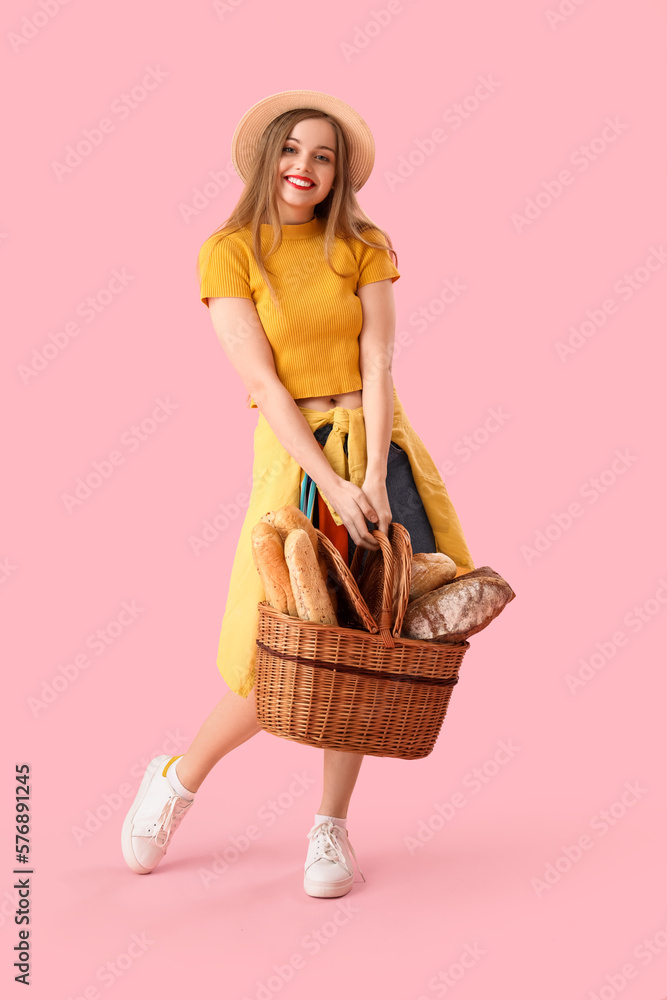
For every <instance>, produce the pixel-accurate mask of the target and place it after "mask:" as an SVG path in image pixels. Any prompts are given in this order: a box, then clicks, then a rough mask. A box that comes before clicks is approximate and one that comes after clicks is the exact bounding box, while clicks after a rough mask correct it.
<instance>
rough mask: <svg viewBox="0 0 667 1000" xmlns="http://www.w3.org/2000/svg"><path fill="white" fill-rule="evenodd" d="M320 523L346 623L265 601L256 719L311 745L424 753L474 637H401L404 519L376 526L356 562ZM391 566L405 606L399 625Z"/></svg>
mask: <svg viewBox="0 0 667 1000" xmlns="http://www.w3.org/2000/svg"><path fill="white" fill-rule="evenodd" d="M314 530H315V531H317V535H318V540H319V548H320V553H321V554H323V555H324V557H325V559H326V562H327V566H328V569H329V583H330V584H331V583H332V582H334V583H335V585H336V586H337V588H338V589H337V595H338V609H337V617H338V621H339V623H341V624H339V625H338V626H331V625H320V624H318V623H316V622H308V621H302V620H301V619H299V618H293V617H291V616H290V615H284V614H281V613H280V612H279V611H276V610H275V608H273V607H271V605H270V604H268V603H267V602H266V601H260V603H259V605H258V609H259V626H258V631H257V667H256V669H257V677H256V685H255V691H256V704H257V720H258V722H259V724H260V725H261V726H262V728H263V729H265V730H266V731H267V732H270V733H273V734H274V735H275V736H281V737H283V738H284V739H288V740H295V741H296V742H297V743H306V744H308V745H309V746H316V747H326V748H329V749H332V750H346V751H351V752H353V753H362V754H371V755H375V756H377V757H401V758H404V759H406V760H414V759H416V758H420V757H426V756H428V754H430V753H431V751H432V750H433V747H434V745H435V741H436V739H437V738H438V734H439V732H440V729H441V726H442V723H443V720H444V717H445V713H446V711H447V706H448V705H449V699H450V697H451V694H452V687H453V686H454V684H456V683H457V680H458V672H459V666H460V664H461V660H462V659H463V655H464V653H465V651H466V650H467V649H468V648H469V643H468V641H467V640H466V641H463V642H457V643H444V642H428V641H422V640H416V639H403V638H401V637H400V631H401V626H402V623H403V615H404V614H405V609H406V607H407V603H408V596H409V592H410V572H411V567H412V546H411V544H410V535H409V533H408V531H407V530H406V528H405V527H404V526H403V525H402V524H397V523H396V522H392V523H391V524H390V525H389V534H388V535H385V534H384V532H381V531H377V530H374V531H373V532H372V534H373V535H374V536H375V537H376V538H377V540H378V541H379V543H380V550H379V551H370V550H362V549H361V548H357V549H356V551H355V553H354V557H353V560H352V564H351V566H350V567H349V568H348V567H347V566H346V564H345V562H344V561H343V559H342V557H341V555H340V553H339V552H338V550H337V549H336V547H335V546H334V545H333V543H332V542H331V541H330V540H329V539H328V538H327V536H326V535H325V534H323V532H321V531H319V530H318V529H314ZM364 551H366V552H367V553H368V554H367V557H366V560H365V564H364V568H363V571H362V572H361V574H360V575H359V583H357V580H356V576H357V571H358V569H359V564H360V562H361V559H362V555H361V554H362V552H364ZM394 573H397V574H398V577H397V585H398V598H397V600H398V610H397V614H396V620H395V621H394V623H393V625H392V620H391V618H392V604H393V598H394V585H393V580H394ZM362 591H363V593H364V594H365V595H366V600H364V597H362Z"/></svg>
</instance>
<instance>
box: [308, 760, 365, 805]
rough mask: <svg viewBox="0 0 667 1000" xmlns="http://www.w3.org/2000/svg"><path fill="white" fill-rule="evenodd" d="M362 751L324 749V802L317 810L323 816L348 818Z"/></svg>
mask: <svg viewBox="0 0 667 1000" xmlns="http://www.w3.org/2000/svg"><path fill="white" fill-rule="evenodd" d="M363 759H364V755H363V754H362V753H348V752H347V751H345V750H325V751H324V789H323V792H322V802H321V804H320V808H319V809H318V810H317V811H318V813H319V814H320V815H322V816H337V817H338V818H339V819H346V818H347V810H348V807H349V805H350V799H351V798H352V792H353V791H354V786H355V784H356V781H357V776H358V774H359V769H360V767H361V762H362V761H363Z"/></svg>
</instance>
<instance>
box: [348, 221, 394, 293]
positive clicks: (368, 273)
mask: <svg viewBox="0 0 667 1000" xmlns="http://www.w3.org/2000/svg"><path fill="white" fill-rule="evenodd" d="M364 236H365V237H366V238H367V239H369V240H373V242H375V243H385V239H384V237H383V236H382V234H381V233H378V232H377V231H375V230H367V231H366V232H365V233H364ZM359 246H360V248H361V252H360V255H359V281H358V282H357V287H359V286H361V285H370V283H371V282H372V281H383V280H384V279H385V278H391V280H392V283H393V282H394V281H397V280H398V278H400V276H401V275H400V272H399V271H398V270H397V268H396V267H395V266H394V264H393V262H392V259H391V257H390V256H389V250H388V249H386V250H378V249H376V248H375V247H368V246H366V244H365V243H361V242H360V243H359Z"/></svg>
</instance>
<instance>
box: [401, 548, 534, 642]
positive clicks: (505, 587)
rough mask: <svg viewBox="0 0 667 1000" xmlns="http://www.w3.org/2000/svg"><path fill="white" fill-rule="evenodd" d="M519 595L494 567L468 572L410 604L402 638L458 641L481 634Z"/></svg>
mask: <svg viewBox="0 0 667 1000" xmlns="http://www.w3.org/2000/svg"><path fill="white" fill-rule="evenodd" d="M515 596H516V595H515V593H514V591H513V590H512V588H511V587H510V585H509V583H507V581H506V580H503V578H502V577H501V576H500V574H498V573H496V572H495V570H492V569H491V567H490V566H483V567H481V568H480V569H476V570H471V572H470V573H464V574H463V575H462V576H459V577H457V578H456V579H455V580H452V581H451V582H450V583H446V584H444V585H443V586H442V587H439V588H438V589H437V590H433V591H431V592H430V593H428V594H424V595H423V597H419V598H417V600H416V601H413V602H412V603H410V604H408V607H407V610H406V612H405V618H404V619H403V628H402V631H401V635H403V636H405V637H406V638H408V639H445V640H446V641H449V642H458V641H461V640H462V639H467V638H468V636H471V635H474V634H475V633H476V632H481V630H482V629H483V628H486V626H487V625H488V624H489V623H490V622H491V621H493V619H494V618H496V617H497V616H498V615H499V614H500V612H501V611H502V610H503V608H504V607H505V605H506V604H508V603H509V602H510V601H511V600H513V599H514V597H515Z"/></svg>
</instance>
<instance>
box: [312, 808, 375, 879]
mask: <svg viewBox="0 0 667 1000" xmlns="http://www.w3.org/2000/svg"><path fill="white" fill-rule="evenodd" d="M308 837H309V839H310V844H309V845H308V855H307V857H306V864H305V866H304V878H303V887H304V889H305V890H306V892H307V893H308V895H309V896H344V895H345V893H346V892H349V891H350V889H351V888H352V883H353V882H354V869H353V867H352V857H354V860H355V861H356V860H357V856H356V854H355V853H354V848H353V847H352V844H351V843H350V840H349V837H348V834H347V830H345V829H344V828H343V827H342V826H338V824H336V823H334V822H333V821H332V820H330V819H328V820H325V821H324V822H323V823H316V824H315V826H314V827H313V828H312V829H311V831H310V832H309V834H308ZM357 868H359V864H358V862H357ZM359 874H360V875H361V877H362V879H363V880H364V882H365V881H366V879H365V878H364V874H363V872H362V871H361V869H360V868H359Z"/></svg>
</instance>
